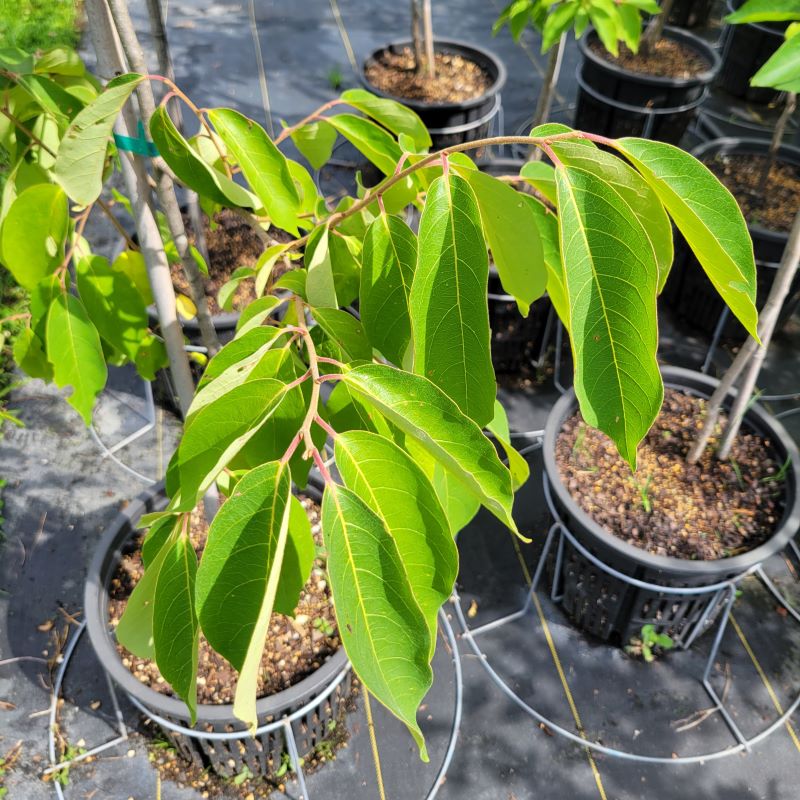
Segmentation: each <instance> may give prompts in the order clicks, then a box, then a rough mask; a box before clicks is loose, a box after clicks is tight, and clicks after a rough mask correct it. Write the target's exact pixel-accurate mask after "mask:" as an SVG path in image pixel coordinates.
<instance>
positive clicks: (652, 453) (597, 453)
mask: <svg viewBox="0 0 800 800" xmlns="http://www.w3.org/2000/svg"><path fill="white" fill-rule="evenodd" d="M704 408H705V401H703V400H700V399H698V398H695V397H691V396H689V395H687V394H684V393H682V392H678V391H675V390H672V389H667V390H666V395H665V399H664V406H663V408H662V410H661V413H660V415H659V416H658V418H657V419H656V422H655V424H654V425H653V427H652V429H651V430H650V432H649V433H648V434H647V436H646V437H645V439H644V441H643V442H642V444H641V445H640V446H639V459H638V467H637V470H636V472H635V473H633V474H632V473H631V471H630V468H629V467H628V465H627V464H626V463H625V462H624V461H623V460H622V459H621V458H620V456H619V454H618V453H617V451H616V448H615V447H614V444H613V443H612V442H611V440H610V439H609V438H608V437H607V436H605V434H603V433H600V432H599V431H597V430H595V429H593V428H590V427H589V426H588V425H586V423H584V422H583V420H582V419H581V418H580V416H579V415H578V414H576V415H574V416H572V417H570V418H569V419H568V420H567V421H566V423H565V424H564V428H563V430H562V432H561V433H560V435H559V437H558V440H557V442H556V462H557V463H558V467H559V470H560V473H561V478H562V481H563V482H564V485H565V486H566V487H567V488H568V490H569V492H570V494H571V495H572V497H573V498H574V499H575V500H576V501H577V502H578V504H579V505H580V506H581V508H583V510H584V511H585V512H586V513H588V514H589V515H590V516H591V517H592V519H594V520H595V521H596V522H598V523H599V524H600V525H602V526H603V527H604V528H605V529H606V530H608V531H610V532H611V533H612V534H614V535H615V536H617V537H618V538H620V539H622V540H623V541H625V542H628V543H629V544H632V545H635V546H636V547H640V548H642V549H643V550H647V551H648V552H650V553H653V554H656V555H668V556H674V557H676V558H685V559H698V560H712V559H718V558H727V557H730V556H734V555H738V554H740V553H743V552H747V551H748V550H752V549H753V548H755V547H757V546H758V545H760V544H762V543H763V542H765V541H766V540H767V539H769V537H770V536H771V535H772V533H773V532H774V530H775V527H776V525H777V524H778V522H779V520H780V517H781V513H782V511H781V506H782V502H783V497H784V487H783V482H782V481H781V480H779V479H776V477H775V476H776V473H778V472H779V470H780V468H781V465H780V464H778V463H776V459H775V456H774V451H773V449H772V446H771V444H770V442H769V441H767V440H765V439H763V438H762V437H760V436H759V435H757V434H755V433H752V432H749V431H746V430H744V429H743V430H742V431H741V432H740V434H739V436H738V437H737V440H736V444H735V445H734V448H733V450H732V453H731V458H730V460H729V461H727V462H722V461H719V460H717V459H716V458H715V457H714V455H713V452H712V448H710V447H709V448H706V452H705V454H704V455H703V457H702V459H701V460H700V461H699V462H698V463H697V464H693V465H692V464H688V463H687V461H686V454H687V452H688V450H689V447H690V445H691V444H692V442H693V440H694V437H695V435H696V433H697V430H698V429H699V427H700V425H701V420H702V416H703V413H704ZM722 424H724V420H721V422H720V425H722ZM712 442H713V440H712ZM645 498H646V500H645Z"/></svg>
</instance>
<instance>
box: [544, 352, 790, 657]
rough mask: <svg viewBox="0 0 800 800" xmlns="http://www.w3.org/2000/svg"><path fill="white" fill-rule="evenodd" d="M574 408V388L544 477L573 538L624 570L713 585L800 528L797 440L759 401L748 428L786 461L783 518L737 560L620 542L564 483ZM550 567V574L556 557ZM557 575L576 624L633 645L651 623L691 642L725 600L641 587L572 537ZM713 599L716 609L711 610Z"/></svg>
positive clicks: (710, 381) (667, 379) (684, 377)
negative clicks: (559, 443) (562, 436)
mask: <svg viewBox="0 0 800 800" xmlns="http://www.w3.org/2000/svg"><path fill="white" fill-rule="evenodd" d="M661 372H662V375H663V377H664V383H665V385H666V386H668V387H672V388H675V389H680V390H683V391H685V392H688V393H690V394H693V395H696V396H699V397H706V398H707V397H710V395H711V393H712V392H713V391H714V389H715V387H716V386H717V384H718V381H717V380H715V379H714V378H710V377H708V376H707V375H703V374H701V373H699V372H693V371H691V370H687V369H681V368H677V367H664V368H662V370H661ZM577 407H578V403H577V400H576V398H575V393H574V391H572V390H570V391H568V392H567V393H565V394H564V395H562V397H561V398H560V399H559V401H558V402H557V403H556V404H555V406H554V407H553V409H552V411H551V412H550V415H549V417H548V419H547V425H546V427H545V434H544V447H543V455H544V467H545V482H546V484H548V485H549V488H550V494H551V497H552V501H553V504H554V507H555V510H556V512H557V513H558V515H559V516H560V518H561V521H562V522H563V524H564V525H565V526H566V528H567V529H568V530H569V532H570V533H571V534H572V536H574V537H575V539H576V540H577V541H578V542H579V543H580V545H581V546H582V547H583V548H585V549H586V550H587V551H588V552H590V553H591V554H592V555H593V556H594V557H595V558H597V559H599V560H600V561H601V562H602V563H603V564H605V565H606V566H608V567H611V568H612V569H614V570H616V571H617V572H619V573H621V574H622V575H625V576H627V577H629V578H633V579H636V580H639V581H642V582H646V583H651V584H657V585H659V586H664V587H672V588H676V589H686V588H702V587H711V586H713V585H715V584H719V583H721V582H724V581H729V580H734V579H736V578H738V577H740V576H742V575H744V574H746V573H747V572H749V571H751V570H753V569H754V568H755V567H756V566H757V565H758V564H760V563H762V562H763V561H765V560H766V559H768V558H769V557H770V556H773V555H775V554H776V553H779V552H780V551H781V550H783V548H784V547H786V545H787V544H788V542H789V540H790V539H792V537H794V536H795V535H796V533H797V531H798V528H800V486H798V476H800V454H798V449H797V445H796V444H795V443H794V441H793V439H792V438H791V436H790V435H789V433H788V432H787V431H786V429H785V428H784V427H783V426H782V425H781V424H780V422H778V421H777V420H776V419H775V418H774V417H772V416H771V415H769V414H767V413H766V412H765V411H764V410H763V409H762V408H761V407H760V406H758V405H754V406H752V407H751V408H750V409H749V410H748V411H747V413H746V414H745V417H744V423H743V424H744V426H745V427H747V428H750V429H752V430H754V431H756V432H758V433H760V434H761V435H762V436H764V437H765V438H766V439H768V440H769V442H770V443H771V446H772V447H773V448H774V449H775V453H776V456H777V460H778V462H779V463H783V462H785V461H786V460H787V459H788V460H789V462H790V468H789V469H788V472H787V477H786V493H785V500H784V504H783V516H782V518H781V520H780V522H779V523H778V525H777V527H776V528H775V531H774V533H773V535H772V537H771V538H770V539H769V540H768V541H766V542H765V543H764V544H762V545H760V546H759V547H756V548H755V549H753V550H751V551H749V552H747V553H742V554H741V555H737V556H734V557H732V558H724V559H717V560H714V561H692V560H687V559H680V558H674V557H671V556H660V555H652V554H650V553H648V552H647V551H645V550H642V549H640V548H638V547H634V546H633V545H631V544H628V543H627V542H624V541H622V540H621V539H618V538H617V537H615V536H613V535H612V534H611V533H609V532H608V531H606V530H605V529H604V528H603V527H601V526H600V525H598V524H597V523H596V522H595V521H594V520H593V519H592V518H591V517H590V516H589V515H588V514H587V513H586V512H585V511H584V510H583V509H582V508H581V507H580V506H579V505H578V503H577V502H576V501H575V500H574V499H573V498H572V496H571V495H570V492H569V490H568V489H567V487H566V486H565V485H564V483H563V482H562V481H561V477H560V473H559V470H558V466H557V464H556V459H555V444H556V439H557V437H558V435H559V433H560V432H561V429H562V426H563V424H564V422H565V421H566V420H567V419H568V418H569V417H570V416H571V415H572V414H574V413H575V411H576V410H577ZM546 488H547V487H546ZM550 567H551V569H550V572H551V579H552V578H553V577H554V575H553V573H554V565H553V560H551V564H550ZM557 578H558V582H559V585H560V588H561V591H562V592H563V601H562V603H563V607H564V610H565V611H566V613H567V614H568V616H569V617H570V619H571V620H572V622H573V623H574V624H575V625H577V626H578V627H579V628H582V629H583V630H585V631H587V632H589V633H591V634H593V635H595V636H597V637H599V638H600V639H603V640H605V641H609V642H611V643H612V644H616V645H625V644H627V643H628V642H630V640H631V639H632V638H633V637H635V636H638V635H640V633H641V628H642V626H643V625H647V624H652V625H654V626H655V627H656V629H657V630H658V631H660V632H666V633H668V634H669V635H671V636H672V637H673V638H674V639H675V641H676V644H683V643H688V642H690V641H691V640H692V639H693V637H694V636H695V635H698V634H699V633H701V632H702V631H704V630H706V629H707V628H708V627H710V626H711V625H712V624H713V620H714V617H715V615H716V613H717V612H718V611H719V608H720V606H721V603H722V602H723V599H724V598H723V597H720V596H719V594H720V593H718V592H717V591H716V590H715V589H709V591H708V592H705V593H703V592H701V593H700V594H694V595H693V594H685V595H681V594H666V593H663V592H657V591H655V590H652V589H645V588H640V587H637V586H635V585H632V584H630V583H627V582H625V581H623V580H621V579H620V578H617V577H615V576H613V575H610V574H608V573H607V572H605V571H604V570H602V569H600V568H599V567H598V566H597V565H596V564H594V563H593V562H592V561H591V560H590V559H588V558H587V557H586V556H585V555H584V554H583V553H581V552H580V551H579V550H578V548H576V547H575V546H574V545H573V544H572V543H571V542H570V541H569V540H567V539H565V540H564V550H563V554H562V558H561V561H560V569H559V573H558V575H557ZM709 603H711V604H712V607H711V611H710V612H709V613H706V612H708V609H709Z"/></svg>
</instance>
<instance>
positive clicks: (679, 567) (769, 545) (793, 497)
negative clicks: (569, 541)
mask: <svg viewBox="0 0 800 800" xmlns="http://www.w3.org/2000/svg"><path fill="white" fill-rule="evenodd" d="M661 374H662V376H663V378H664V383H665V385H666V386H667V387H669V388H675V389H684V390H687V389H688V390H689V391H690V392H693V393H696V394H699V395H700V396H704V397H709V396H710V395H711V393H712V392H713V390H714V389H715V388H716V386H717V385H718V383H719V381H718V380H716V379H715V378H711V377H710V376H708V375H704V374H703V373H700V372H695V371H694V370H690V369H685V368H683V367H671V366H662V367H661ZM687 383H688V384H689V385H686V384H687ZM729 397H730V395H729ZM577 408H578V401H577V398H576V396H575V390H574V388H572V389H569V391H567V392H565V393H564V394H563V395H562V396H561V398H560V399H559V400H558V401H557V402H556V404H555V405H554V406H553V408H552V409H551V411H550V413H549V415H548V417H547V423H546V425H545V434H544V444H543V448H542V455H543V459H544V476H545V477H546V479H547V480H548V481H549V484H550V488H551V490H552V491H553V492H554V493H555V495H556V497H557V498H558V501H559V503H561V505H563V506H564V507H566V508H568V509H569V513H570V515H571V516H572V517H573V518H574V519H575V520H576V521H577V522H578V523H579V524H580V526H581V527H583V528H584V530H585V531H587V532H588V533H589V535H590V536H592V537H593V538H595V539H597V540H598V541H599V542H600V543H602V545H603V547H605V548H608V549H610V550H612V551H613V552H614V553H615V554H616V555H618V556H620V557H621V558H625V559H628V560H629V561H632V562H633V563H634V564H635V565H636V566H641V567H646V568H649V569H655V570H660V571H662V572H667V573H672V574H678V575H691V576H695V577H696V576H700V575H703V574H705V575H708V576H709V577H711V578H717V577H718V576H720V575H731V574H741V573H745V572H748V571H749V570H751V569H753V568H754V567H755V566H757V565H758V564H760V563H761V562H762V561H764V560H766V559H767V558H768V557H769V556H772V555H774V554H775V553H777V552H780V550H782V549H783V548H784V547H785V546H786V545H787V544H788V543H789V540H790V539H791V538H792V537H793V536H795V534H796V533H797V530H798V528H799V527H800V452H799V451H798V447H797V444H796V443H795V441H794V439H792V437H791V436H790V435H789V433H788V431H787V430H786V429H785V428H784V427H783V425H782V424H781V423H780V421H779V420H777V419H775V418H774V417H773V416H772V415H771V414H768V413H767V412H766V411H764V410H763V409H762V408H760V407H759V406H758V405H757V404H756V405H753V406H752V407H751V408H750V409H749V410H748V411H747V412H746V414H745V417H744V419H745V421H746V422H749V423H750V424H751V426H752V427H753V428H755V429H756V430H758V431H760V432H761V433H762V434H763V433H767V435H768V436H769V437H770V438H771V439H772V440H773V444H776V445H777V444H778V443H780V446H781V447H782V448H783V449H785V450H786V456H787V458H789V460H790V464H791V469H790V470H789V472H788V477H787V483H788V484H790V485H791V484H793V491H789V492H788V497H787V507H786V509H785V510H784V514H783V518H782V519H781V521H780V522H779V523H778V525H777V526H776V527H775V530H774V532H773V534H772V536H770V537H769V539H767V540H766V541H765V542H763V543H762V544H760V545H759V546H758V547H755V548H754V549H752V550H748V551H747V552H746V553H741V554H740V555H737V556H733V557H732V558H718V559H713V560H705V561H693V560H690V559H684V558H676V557H675V556H662V555H656V554H653V553H649V552H648V551H646V550H643V549H642V548H640V547H636V546H635V545H632V544H628V543H627V542H624V541H623V540H622V539H619V538H618V537H616V536H614V534H612V533H611V532H610V531H607V530H606V529H605V528H604V527H603V526H602V525H600V524H599V523H597V522H596V521H595V520H594V519H592V517H590V516H589V514H587V513H586V512H585V511H584V510H583V508H581V506H580V505H579V504H578V502H577V501H576V500H575V499H573V497H572V495H571V494H570V492H569V490H568V489H567V487H566V486H565V485H564V483H563V481H562V480H561V476H560V473H559V469H558V465H557V464H556V458H555V444H556V438H557V437H558V435H559V433H560V432H561V428H562V425H563V422H564V420H565V419H566V418H567V417H568V416H569V415H570V414H572V413H573V412H574V411H576V410H577Z"/></svg>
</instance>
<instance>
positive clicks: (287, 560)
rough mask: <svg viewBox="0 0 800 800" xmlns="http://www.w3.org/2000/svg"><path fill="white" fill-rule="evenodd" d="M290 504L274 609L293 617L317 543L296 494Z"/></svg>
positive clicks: (312, 563)
mask: <svg viewBox="0 0 800 800" xmlns="http://www.w3.org/2000/svg"><path fill="white" fill-rule="evenodd" d="M292 478H294V474H292ZM289 506H290V508H289V537H288V539H287V540H286V552H285V553H284V555H283V567H282V568H281V579H280V581H279V582H278V592H277V594H276V595H275V612H276V613H278V614H285V615H286V616H287V617H292V616H294V612H295V611H296V610H297V604H298V603H299V602H300V592H302V591H303V586H305V584H306V581H307V580H308V579H309V576H310V575H311V570H312V568H313V566H314V558H315V556H316V552H317V546H316V544H315V543H314V537H313V535H312V533H311V520H310V519H309V518H308V512H307V511H306V509H305V508H304V507H303V504H302V503H301V502H300V500H299V499H298V498H297V496H296V495H294V494H293V495H292V497H291V500H290V501H289Z"/></svg>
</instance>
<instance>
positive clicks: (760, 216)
mask: <svg viewBox="0 0 800 800" xmlns="http://www.w3.org/2000/svg"><path fill="white" fill-rule="evenodd" d="M705 163H706V166H707V167H708V168H709V169H710V170H711V171H712V172H713V173H714V174H715V175H716V176H717V177H718V178H719V179H720V180H721V181H722V182H723V183H724V184H725V186H727V187H728V189H729V190H730V192H731V194H732V195H733V196H734V197H735V198H736V201H737V202H738V203H739V207H740V208H741V209H742V213H743V214H744V217H745V219H746V220H747V221H748V222H749V223H752V224H755V225H761V226H762V227H764V228H767V229H768V230H771V231H775V232H777V233H788V232H789V231H790V230H791V227H792V222H793V221H794V215H795V213H796V211H797V209H798V208H800V167H797V166H795V165H794V164H787V163H785V162H776V163H775V164H774V166H773V167H772V168H771V169H770V172H769V177H768V178H767V184H766V191H764V192H762V191H761V189H760V187H761V177H762V175H763V174H764V169H765V168H766V166H767V156H766V155H759V154H745V153H742V154H738V153H732V154H730V155H723V154H721V153H720V154H718V155H717V156H716V157H714V158H713V159H712V160H711V161H707V162H705Z"/></svg>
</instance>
